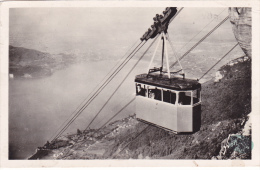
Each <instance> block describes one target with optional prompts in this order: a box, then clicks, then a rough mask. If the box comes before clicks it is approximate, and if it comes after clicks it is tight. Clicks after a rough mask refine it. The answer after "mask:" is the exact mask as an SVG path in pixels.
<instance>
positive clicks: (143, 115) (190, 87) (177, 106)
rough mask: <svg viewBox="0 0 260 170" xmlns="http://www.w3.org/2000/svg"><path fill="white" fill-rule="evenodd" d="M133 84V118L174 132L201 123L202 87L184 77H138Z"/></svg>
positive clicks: (186, 130)
mask: <svg viewBox="0 0 260 170" xmlns="http://www.w3.org/2000/svg"><path fill="white" fill-rule="evenodd" d="M135 83H136V118H137V119H139V120H141V121H144V122H146V123H149V124H153V125H156V126H158V127H160V128H163V129H166V130H168V131H173V132H175V133H180V132H195V131H198V130H199V129H200V124H201V94H200V90H201V84H200V83H198V81H197V80H192V79H186V78H178V77H174V78H170V79H169V78H168V77H165V76H162V75H160V74H155V75H151V74H149V76H148V74H141V75H137V76H136V78H135Z"/></svg>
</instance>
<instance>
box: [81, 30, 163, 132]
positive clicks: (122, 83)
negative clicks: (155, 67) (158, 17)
mask: <svg viewBox="0 0 260 170" xmlns="http://www.w3.org/2000/svg"><path fill="white" fill-rule="evenodd" d="M158 37H159V36H158V35H157V36H156V38H155V39H154V40H153V42H152V43H151V44H150V45H149V47H148V48H147V49H146V51H145V52H144V54H143V55H142V56H141V57H140V58H139V60H138V61H137V62H136V63H135V65H134V66H133V67H132V68H131V70H130V71H129V72H128V73H127V75H126V76H125V78H124V79H123V80H122V81H121V83H120V84H119V85H118V86H117V88H116V89H115V91H114V92H113V93H112V95H111V96H110V97H109V99H108V100H107V101H106V103H105V104H104V105H103V106H102V107H101V109H100V110H99V111H98V113H97V114H96V115H95V116H94V118H93V119H92V120H91V121H90V123H89V124H88V126H87V128H86V129H85V130H87V129H88V128H89V126H90V125H91V124H92V123H93V121H94V120H95V119H96V117H97V116H98V115H99V114H100V112H101V111H102V110H103V109H104V107H105V106H106V105H107V103H108V102H109V101H110V99H111V98H112V97H113V96H114V95H115V93H116V92H117V90H118V89H119V88H120V87H121V85H122V84H123V83H124V82H125V80H126V78H127V77H128V76H129V75H130V73H131V72H132V71H133V69H134V68H135V67H136V66H137V64H138V63H139V62H140V61H141V59H142V58H143V57H144V55H145V54H146V53H147V51H148V50H149V49H150V48H151V46H152V45H153V44H154V42H155V41H156V40H157V38H158ZM140 48H141V47H140Z"/></svg>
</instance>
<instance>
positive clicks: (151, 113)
mask: <svg viewBox="0 0 260 170" xmlns="http://www.w3.org/2000/svg"><path fill="white" fill-rule="evenodd" d="M176 13H177V9H176V7H168V8H166V10H165V11H164V12H163V14H164V16H163V15H158V14H157V15H156V17H154V21H155V22H154V25H152V29H148V31H147V32H146V33H145V34H144V35H143V36H142V37H141V38H140V39H141V41H144V40H145V41H147V40H148V39H152V38H155V37H156V36H161V38H160V40H159V41H158V43H157V45H156V48H155V51H154V53H153V56H152V58H151V61H150V64H149V66H148V73H147V74H140V75H137V76H136V77H135V85H136V118H137V119H138V120H140V121H144V122H145V123H148V124H152V125H155V126H157V127H160V128H163V129H165V130H168V131H171V132H175V133H180V132H195V131H198V130H199V129H200V124H201V94H200V91H201V84H200V83H199V82H198V80H194V79H187V78H185V73H184V69H183V67H182V65H181V63H180V59H179V57H178V56H177V53H176V52H175V49H174V47H173V43H172V42H171V41H170V36H169V35H168V33H167V29H168V25H169V23H170V20H171V18H173V17H174V15H175V14H176ZM157 38H158V37H157ZM154 41H156V38H155V40H154ZM160 42H162V56H161V66H160V67H153V68H152V69H151V66H152V64H153V60H154V57H155V55H156V51H157V48H158V47H159V45H160ZM167 44H169V45H170V47H171V48H172V51H173V54H174V56H175V58H176V60H177V61H176V62H175V63H174V64H173V65H171V67H173V66H174V65H175V64H176V63H179V65H180V70H179V71H175V72H171V71H170V66H169V56H168V51H167ZM165 57H166V69H167V71H164V58H165ZM157 64H158V63H157ZM175 70H176V69H175ZM158 72H159V74H158Z"/></svg>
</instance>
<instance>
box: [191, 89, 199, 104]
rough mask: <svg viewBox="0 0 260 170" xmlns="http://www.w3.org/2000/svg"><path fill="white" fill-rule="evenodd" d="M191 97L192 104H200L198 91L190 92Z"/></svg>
mask: <svg viewBox="0 0 260 170" xmlns="http://www.w3.org/2000/svg"><path fill="white" fill-rule="evenodd" d="M192 97H193V104H196V103H198V102H200V89H197V90H194V91H193V92H192Z"/></svg>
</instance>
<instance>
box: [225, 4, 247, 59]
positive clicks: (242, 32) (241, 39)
mask: <svg viewBox="0 0 260 170" xmlns="http://www.w3.org/2000/svg"><path fill="white" fill-rule="evenodd" d="M251 12H252V8H247V7H243V8H238V7H235V8H229V18H230V22H231V24H232V25H233V27H232V28H233V33H234V35H235V37H236V39H237V41H238V43H239V45H240V47H241V48H242V50H243V51H244V52H245V54H246V55H247V56H248V57H250V58H251V57H252V47H251V41H252V28H251V27H252V15H251Z"/></svg>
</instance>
